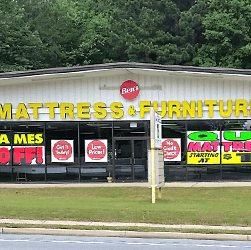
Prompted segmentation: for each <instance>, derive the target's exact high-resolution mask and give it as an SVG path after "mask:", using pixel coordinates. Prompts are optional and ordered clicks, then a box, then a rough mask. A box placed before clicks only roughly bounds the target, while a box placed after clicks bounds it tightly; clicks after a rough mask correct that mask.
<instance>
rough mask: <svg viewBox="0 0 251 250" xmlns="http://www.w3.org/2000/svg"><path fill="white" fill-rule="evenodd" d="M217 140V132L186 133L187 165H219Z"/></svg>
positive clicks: (218, 133)
mask: <svg viewBox="0 0 251 250" xmlns="http://www.w3.org/2000/svg"><path fill="white" fill-rule="evenodd" d="M219 140H220V132H219V131H210V132H206V131H188V132H187V164H220V142H219Z"/></svg>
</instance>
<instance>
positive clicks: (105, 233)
mask: <svg viewBox="0 0 251 250" xmlns="http://www.w3.org/2000/svg"><path fill="white" fill-rule="evenodd" d="M1 233H2V234H33V235H34V234H35V235H36V234H40V235H64V236H65V235H71V236H92V237H93V236H94V237H95V236H96V237H128V238H129V237H130V238H160V239H197V240H237V241H251V235H237V234H199V233H173V232H134V231H113V230H72V229H45V228H5V227H3V228H1Z"/></svg>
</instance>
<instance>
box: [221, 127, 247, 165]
mask: <svg viewBox="0 0 251 250" xmlns="http://www.w3.org/2000/svg"><path fill="white" fill-rule="evenodd" d="M221 152H222V156H221V161H222V164H250V163H251V132H250V131H222V146H221Z"/></svg>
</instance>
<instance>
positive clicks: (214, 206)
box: [0, 187, 251, 226]
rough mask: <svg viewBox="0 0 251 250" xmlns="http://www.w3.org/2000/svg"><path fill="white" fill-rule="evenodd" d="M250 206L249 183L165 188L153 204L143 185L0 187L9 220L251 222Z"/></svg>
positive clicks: (2, 211) (1, 212)
mask: <svg viewBox="0 0 251 250" xmlns="http://www.w3.org/2000/svg"><path fill="white" fill-rule="evenodd" d="M250 207H251V187H217V188H212V187H210V188H198V187H197V188H192V187H191V188H172V187H165V188H163V190H162V199H160V200H156V203H155V204H152V203H151V190H150V189H148V188H143V187H83V188H34V189H32V188H27V189H25V188H24V189H14V188H11V189H8V188H1V189H0V217H1V218H6V219H7V218H10V219H36V220H73V221H93V222H95V221H100V222H133V223H137V222H138V223H140V222H141V223H142V222H143V223H158V224H187V225H228V226H231V225H233V226H250V225H251V209H250Z"/></svg>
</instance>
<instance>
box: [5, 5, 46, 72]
mask: <svg viewBox="0 0 251 250" xmlns="http://www.w3.org/2000/svg"><path fill="white" fill-rule="evenodd" d="M42 47H43V46H42V43H41V40H40V37H39V35H38V33H37V32H36V31H32V30H31V29H30V26H29V24H27V23H26V22H25V21H24V9H22V8H19V7H18V6H17V4H16V3H15V2H14V1H7V0H6V1H1V3H0V72H1V71H2V72H3V71H14V70H25V69H34V68H39V67H41V65H40V56H41V52H42V49H43V48H42Z"/></svg>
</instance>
